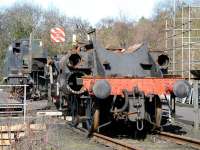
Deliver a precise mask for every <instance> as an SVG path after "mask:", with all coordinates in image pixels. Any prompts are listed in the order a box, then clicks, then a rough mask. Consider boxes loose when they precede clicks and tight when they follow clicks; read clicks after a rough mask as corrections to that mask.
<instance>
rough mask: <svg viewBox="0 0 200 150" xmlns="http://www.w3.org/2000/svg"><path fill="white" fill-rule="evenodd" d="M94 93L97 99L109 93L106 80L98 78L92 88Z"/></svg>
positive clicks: (109, 88) (103, 97) (108, 85)
mask: <svg viewBox="0 0 200 150" xmlns="http://www.w3.org/2000/svg"><path fill="white" fill-rule="evenodd" d="M92 90H93V93H94V95H95V96H96V97H97V98H99V99H105V98H107V97H108V96H109V95H110V94H111V86H110V84H109V83H108V81H106V80H98V81H96V82H95V84H94V86H93V88H92Z"/></svg>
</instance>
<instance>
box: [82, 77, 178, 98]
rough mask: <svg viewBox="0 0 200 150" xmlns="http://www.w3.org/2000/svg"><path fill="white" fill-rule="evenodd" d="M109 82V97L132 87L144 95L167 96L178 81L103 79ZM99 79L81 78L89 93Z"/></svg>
mask: <svg viewBox="0 0 200 150" xmlns="http://www.w3.org/2000/svg"><path fill="white" fill-rule="evenodd" d="M104 79H105V80H106V81H108V82H109V84H110V86H111V87H112V89H111V95H122V90H123V89H127V90H128V91H132V90H133V88H134V87H138V89H139V90H141V91H143V92H144V93H145V95H148V94H156V95H161V94H167V93H170V92H172V91H173V85H174V83H175V82H176V81H177V80H179V79H176V78H175V79H168V78H167V79H165V78H114V77H113V78H108V77H107V78H104ZM98 80H101V78H94V77H91V78H89V77H87V78H83V85H84V87H85V88H86V89H87V91H91V87H92V85H94V83H95V82H96V81H98Z"/></svg>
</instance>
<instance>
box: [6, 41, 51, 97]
mask: <svg viewBox="0 0 200 150" xmlns="http://www.w3.org/2000/svg"><path fill="white" fill-rule="evenodd" d="M46 63H47V51H46V50H44V49H43V48H42V41H41V40H36V39H31V38H30V39H21V40H17V41H15V42H13V43H12V44H11V45H10V46H9V47H8V49H7V51H6V56H5V60H4V68H3V73H4V81H5V82H6V83H7V84H11V85H23V84H26V85H28V88H27V90H28V91H27V98H32V99H38V98H40V96H41V94H44V93H45V92H46V89H47V87H46V85H47V81H48V80H46V79H45V72H44V70H45V65H46ZM13 90H14V91H12V93H13V92H15V93H16V94H18V95H19V96H21V95H23V92H24V91H23V88H14V87H13Z"/></svg>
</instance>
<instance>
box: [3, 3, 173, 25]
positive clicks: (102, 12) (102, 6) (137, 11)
mask: <svg viewBox="0 0 200 150" xmlns="http://www.w3.org/2000/svg"><path fill="white" fill-rule="evenodd" d="M160 1H164V0H30V2H31V3H34V4H37V5H39V6H41V7H43V8H46V9H48V8H58V9H59V10H60V11H61V12H62V13H64V14H66V15H67V16H76V17H81V18H83V19H86V20H88V21H89V22H90V23H91V24H96V23H97V22H98V21H99V20H100V19H102V18H105V17H116V16H119V14H120V12H121V13H122V14H124V15H127V16H129V17H130V18H133V19H136V20H137V19H139V18H140V17H142V16H144V17H147V18H149V17H151V16H152V14H153V10H154V8H155V6H156V5H157V4H158V3H159V2H160ZM168 1H169V2H170V3H172V0H168ZM16 2H19V3H21V2H29V1H28V0H0V8H6V7H9V6H10V5H12V4H14V3H16Z"/></svg>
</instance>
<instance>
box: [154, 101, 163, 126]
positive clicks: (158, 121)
mask: <svg viewBox="0 0 200 150" xmlns="http://www.w3.org/2000/svg"><path fill="white" fill-rule="evenodd" d="M155 103H156V105H155V106H156V108H155V109H156V111H155V112H156V114H155V115H156V117H155V118H156V122H155V123H156V127H157V128H160V125H161V117H162V116H161V113H162V104H161V101H160V99H159V98H157V99H156V101H155Z"/></svg>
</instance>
